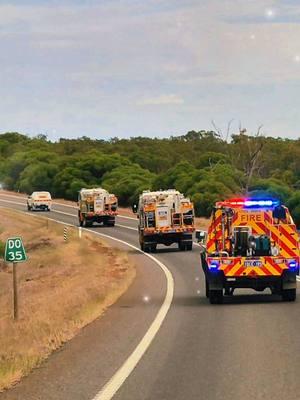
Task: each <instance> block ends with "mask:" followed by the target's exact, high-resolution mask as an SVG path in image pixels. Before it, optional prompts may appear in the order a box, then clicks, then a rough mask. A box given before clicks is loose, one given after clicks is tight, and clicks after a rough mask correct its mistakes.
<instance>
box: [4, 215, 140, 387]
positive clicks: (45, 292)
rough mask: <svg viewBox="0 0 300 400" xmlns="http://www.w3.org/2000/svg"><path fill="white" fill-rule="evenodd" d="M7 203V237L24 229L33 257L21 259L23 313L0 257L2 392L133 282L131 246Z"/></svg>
mask: <svg viewBox="0 0 300 400" xmlns="http://www.w3.org/2000/svg"><path fill="white" fill-rule="evenodd" d="M63 229H64V226H63V225H61V224H57V223H56V222H54V221H49V220H48V221H47V220H46V219H43V218H32V217H30V216H26V215H25V214H23V213H19V212H15V211H11V210H7V209H0V241H2V242H4V241H5V240H6V239H7V238H8V237H11V236H21V237H22V239H23V241H24V244H25V249H26V251H27V255H28V261H27V262H26V263H24V264H18V292H19V319H18V320H17V321H13V319H12V269H11V266H10V265H6V264H5V263H4V262H3V260H0V332H1V335H0V391H1V390H3V389H5V388H8V387H10V386H11V385H13V384H14V383H15V382H17V381H18V380H20V378H21V377H22V376H24V375H26V374H28V373H29V372H30V371H31V370H32V369H33V368H35V367H37V366H38V365H40V364H41V362H42V361H43V360H44V359H45V358H47V357H48V356H49V355H50V354H51V352H53V351H54V350H56V349H58V348H59V347H60V346H61V345H62V344H63V343H65V342H66V341H67V340H69V339H71V338H73V337H74V336H75V335H76V334H77V333H78V332H79V331H80V330H81V329H82V328H83V327H84V326H86V325H87V324H89V323H91V322H92V321H93V320H95V319H96V318H98V317H99V316H101V314H103V312H104V311H105V309H106V308H107V307H109V306H110V305H111V304H113V303H114V302H115V301H116V300H117V299H118V298H119V297H120V296H121V295H122V294H123V293H124V292H125V291H126V290H127V288H128V287H129V286H130V284H131V282H132V281H133V279H134V277H135V266H134V265H133V263H132V261H129V259H128V257H127V255H126V253H124V252H121V251H119V250H117V249H114V248H111V247H109V246H108V245H107V244H106V243H105V242H104V241H103V240H102V239H99V238H98V237H95V236H93V235H92V234H90V233H87V232H82V237H81V238H79V237H78V229H75V228H72V227H68V231H67V240H66V241H64V235H63V233H64V232H63Z"/></svg>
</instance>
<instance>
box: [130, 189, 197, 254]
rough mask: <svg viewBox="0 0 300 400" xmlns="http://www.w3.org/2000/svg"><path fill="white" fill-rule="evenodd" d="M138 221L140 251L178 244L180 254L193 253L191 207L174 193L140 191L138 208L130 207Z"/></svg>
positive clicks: (184, 198) (171, 190)
mask: <svg viewBox="0 0 300 400" xmlns="http://www.w3.org/2000/svg"><path fill="white" fill-rule="evenodd" d="M133 209H134V211H135V212H137V217H138V218H139V226H138V232H139V242H140V247H141V250H143V251H145V252H154V251H156V247H157V245H158V244H163V245H165V246H170V245H171V244H173V243H177V244H178V247H179V249H180V250H192V248H193V232H194V230H195V228H194V206H193V203H192V202H191V201H190V199H189V198H186V197H185V196H184V195H183V194H182V193H180V192H178V191H177V190H173V189H170V190H160V191H157V192H150V191H149V190H146V191H143V193H142V194H141V195H140V196H139V203H138V206H134V207H133Z"/></svg>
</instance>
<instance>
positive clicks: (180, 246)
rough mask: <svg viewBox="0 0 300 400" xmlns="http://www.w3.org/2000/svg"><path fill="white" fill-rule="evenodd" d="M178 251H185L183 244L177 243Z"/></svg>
mask: <svg viewBox="0 0 300 400" xmlns="http://www.w3.org/2000/svg"><path fill="white" fill-rule="evenodd" d="M178 249H179V250H180V251H184V250H185V249H186V245H185V244H184V243H181V242H178Z"/></svg>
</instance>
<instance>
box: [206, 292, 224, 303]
mask: <svg viewBox="0 0 300 400" xmlns="http://www.w3.org/2000/svg"><path fill="white" fill-rule="evenodd" d="M209 301H210V304H222V303H223V290H209Z"/></svg>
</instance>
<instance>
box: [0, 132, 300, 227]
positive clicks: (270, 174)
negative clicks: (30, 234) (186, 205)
mask: <svg viewBox="0 0 300 400" xmlns="http://www.w3.org/2000/svg"><path fill="white" fill-rule="evenodd" d="M0 182H1V183H2V185H3V187H5V188H7V189H10V190H15V191H20V192H26V193H31V192H32V191H34V190H49V191H50V192H51V193H52V194H53V196H55V197H63V198H66V199H72V200H75V199H76V198H77V192H78V190H79V189H80V188H82V187H93V186H103V187H105V188H107V189H108V190H109V191H112V192H114V193H115V194H116V195H117V196H118V197H119V202H120V204H121V205H123V206H127V205H130V204H131V203H132V202H134V201H136V200H137V197H138V194H139V193H140V192H141V191H142V190H144V189H148V188H149V189H160V188H162V189H166V188H176V189H178V190H180V191H182V192H184V193H185V194H186V195H189V196H190V197H191V198H192V199H193V201H194V202H195V206H196V213H197V215H199V216H208V215H209V213H210V211H211V207H212V205H213V204H214V202H215V201H216V200H220V199H224V198H226V197H229V196H232V195H240V194H247V193H248V194H249V193H259V194H260V195H262V194H265V195H268V196H275V197H279V198H280V199H281V200H282V201H283V202H284V203H285V204H287V205H288V206H289V207H290V209H291V211H292V213H293V215H294V218H295V219H296V221H297V223H298V224H300V139H298V140H289V139H282V138H271V137H263V136H260V135H256V136H251V135H247V134H246V133H245V132H240V133H239V134H237V135H232V137H231V140H230V142H228V141H226V140H224V139H222V137H221V136H220V135H219V134H217V133H215V132H213V131H200V132H196V131H191V132H188V133H187V134H186V135H183V136H178V137H170V138H166V139H158V138H153V139H151V138H145V137H135V138H130V139H118V138H112V139H111V140H108V141H104V140H92V139H90V138H88V137H81V138H79V139H60V140H59V141H58V142H51V141H49V140H47V137H45V136H43V135H38V136H37V137H34V138H29V137H28V136H26V135H22V134H19V133H5V134H2V135H0Z"/></svg>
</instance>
